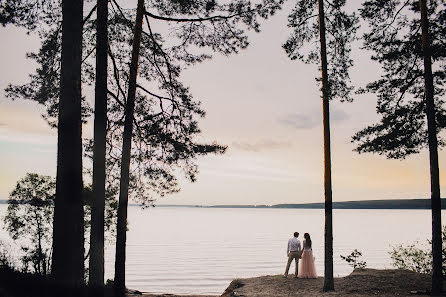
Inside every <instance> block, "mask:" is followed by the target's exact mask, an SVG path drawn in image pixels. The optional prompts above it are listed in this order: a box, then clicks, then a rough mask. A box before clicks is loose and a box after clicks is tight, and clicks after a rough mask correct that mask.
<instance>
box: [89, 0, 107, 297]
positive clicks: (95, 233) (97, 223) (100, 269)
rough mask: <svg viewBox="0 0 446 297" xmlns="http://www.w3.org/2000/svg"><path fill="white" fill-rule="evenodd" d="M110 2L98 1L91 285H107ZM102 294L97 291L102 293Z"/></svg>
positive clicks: (98, 286) (95, 286)
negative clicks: (105, 244) (105, 281)
mask: <svg viewBox="0 0 446 297" xmlns="http://www.w3.org/2000/svg"><path fill="white" fill-rule="evenodd" d="M107 21H108V0H98V1H97V19H96V85H95V110H94V146H93V201H92V206H91V233H90V259H89V261H90V262H89V280H88V281H89V285H90V286H91V287H94V288H102V287H103V285H104V211H105V150H106V136H107V58H108V56H107V49H108V32H107ZM100 293H101V292H95V294H96V295H97V294H100Z"/></svg>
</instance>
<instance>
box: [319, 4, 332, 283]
mask: <svg viewBox="0 0 446 297" xmlns="http://www.w3.org/2000/svg"><path fill="white" fill-rule="evenodd" d="M318 4H319V36H320V44H321V68H322V69H321V70H322V111H323V118H324V119H323V121H324V193H325V262H324V263H325V270H324V291H331V290H334V280H333V206H332V204H333V203H332V191H331V150H330V109H329V100H330V98H329V94H330V92H329V85H328V69H327V68H328V67H327V45H326V40H325V13H324V0H318Z"/></svg>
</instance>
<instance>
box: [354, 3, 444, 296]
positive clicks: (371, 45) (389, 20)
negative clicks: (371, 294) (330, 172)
mask: <svg viewBox="0 0 446 297" xmlns="http://www.w3.org/2000/svg"><path fill="white" fill-rule="evenodd" d="M429 3H430V5H429V7H426V2H425V1H416V0H412V1H405V2H403V3H401V2H400V1H381V0H380V1H366V2H365V3H364V4H363V8H362V9H361V16H362V18H363V19H364V20H366V21H367V22H368V23H369V25H370V31H369V32H367V33H366V34H364V47H365V48H366V49H369V50H371V51H373V52H374V54H373V56H372V59H374V60H376V61H378V62H379V63H380V64H381V65H382V68H383V71H384V74H383V75H382V76H381V78H380V79H379V80H377V81H375V82H372V83H369V84H368V85H367V86H366V87H365V88H364V89H361V90H360V92H371V93H375V94H377V96H378V101H377V108H376V110H377V112H378V114H379V115H380V116H381V119H380V122H379V123H377V124H374V125H371V126H369V127H367V128H365V129H363V130H361V131H359V132H357V133H356V134H355V135H354V136H353V142H355V143H356V144H357V148H356V150H357V151H358V152H359V153H364V152H374V153H378V154H382V155H385V156H387V157H388V158H393V159H404V158H405V157H406V156H408V155H411V154H416V153H419V152H420V151H421V150H422V149H423V148H425V147H428V148H429V162H430V170H431V171H430V178H431V203H432V254H433V275H432V292H433V294H439V292H441V289H442V276H441V275H442V274H441V265H442V260H441V205H440V183H439V166H438V152H437V149H438V146H440V147H441V146H444V140H443V139H442V138H441V136H440V135H439V132H440V131H441V130H442V129H444V128H445V127H446V111H445V106H444V101H443V100H442V99H441V96H442V95H443V94H444V84H445V82H446V75H445V70H446V68H445V66H444V61H445V58H446V47H445V44H444V40H445V38H446V36H445V32H446V4H445V3H441V4H440V3H438V1H430V2H429Z"/></svg>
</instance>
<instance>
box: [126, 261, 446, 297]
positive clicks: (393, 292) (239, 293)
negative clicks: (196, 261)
mask: <svg viewBox="0 0 446 297" xmlns="http://www.w3.org/2000/svg"><path fill="white" fill-rule="evenodd" d="M334 281H335V291H329V292H323V291H322V288H323V283H324V278H323V277H318V278H317V279H298V278H294V277H292V276H289V277H288V278H285V277H283V275H266V276H258V277H252V278H240V279H235V280H233V281H232V282H231V283H230V284H229V285H228V287H227V289H226V290H225V291H224V292H223V293H222V294H221V295H199V294H194V295H177V294H168V293H163V294H146V293H143V294H142V295H139V294H138V295H137V294H128V295H127V296H128V297H137V296H140V297H288V296H297V297H304V296H306V297H316V296H383V297H390V296H413V295H424V296H428V295H429V294H430V286H431V276H430V275H427V274H421V273H417V272H413V271H408V270H398V269H383V270H380V269H371V268H363V269H360V268H357V269H355V270H353V272H352V273H351V274H349V275H347V276H345V277H336V278H334ZM443 284H444V283H443ZM444 285H445V284H444ZM444 287H445V286H444ZM444 291H445V290H444Z"/></svg>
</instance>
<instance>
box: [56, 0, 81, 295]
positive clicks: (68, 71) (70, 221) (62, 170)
mask: <svg viewBox="0 0 446 297" xmlns="http://www.w3.org/2000/svg"><path fill="white" fill-rule="evenodd" d="M82 14H83V0H63V1H62V57H61V75H60V100H59V118H58V139H57V180H56V200H55V209H54V227H53V257H52V261H53V264H52V275H53V277H54V279H55V281H56V282H57V283H59V284H60V285H64V286H69V287H79V286H82V285H83V283H84V211H83V201H82V125H81V58H82Z"/></svg>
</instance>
